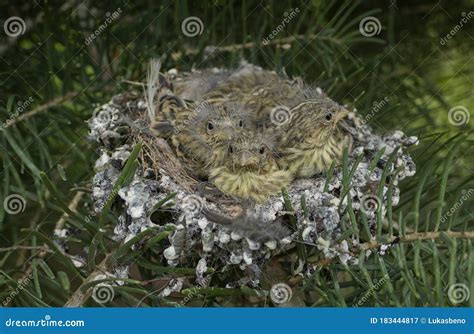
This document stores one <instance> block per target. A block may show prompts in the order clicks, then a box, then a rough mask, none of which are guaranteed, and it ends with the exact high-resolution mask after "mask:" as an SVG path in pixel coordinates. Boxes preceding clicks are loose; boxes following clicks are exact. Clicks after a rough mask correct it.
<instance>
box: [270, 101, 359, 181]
mask: <svg viewBox="0 0 474 334" xmlns="http://www.w3.org/2000/svg"><path fill="white" fill-rule="evenodd" d="M289 112H290V120H289V122H288V123H286V124H285V125H283V126H281V127H280V133H281V138H280V140H281V143H282V149H281V152H280V153H281V157H280V159H279V160H278V163H279V164H280V165H281V167H282V168H285V169H287V170H288V171H289V172H290V173H291V174H292V175H294V176H295V177H311V176H313V175H315V174H318V173H321V172H325V171H327V170H328V169H329V167H330V166H331V163H332V162H333V161H334V160H336V161H338V160H340V159H341V158H342V153H343V149H344V146H346V145H349V144H350V137H349V136H348V135H346V134H345V133H344V131H343V130H342V129H341V127H340V121H341V120H342V119H343V118H344V117H345V116H346V115H347V114H348V113H349V112H348V111H347V110H346V109H345V108H344V107H342V106H340V105H338V104H337V103H336V102H334V101H333V100H331V99H329V98H327V97H324V98H317V99H310V100H306V101H304V102H301V103H299V104H298V105H296V106H295V107H293V108H291V109H290V110H289Z"/></svg>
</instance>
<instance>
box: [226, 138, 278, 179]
mask: <svg viewBox="0 0 474 334" xmlns="http://www.w3.org/2000/svg"><path fill="white" fill-rule="evenodd" d="M274 154H275V145H274V143H273V140H272V136H271V134H270V133H264V132H243V133H242V134H241V135H239V136H238V137H237V138H234V139H233V140H231V141H230V142H229V144H228V149H227V157H226V161H225V164H226V166H227V167H228V168H230V169H231V170H234V171H253V172H260V171H262V170H265V169H266V168H268V167H269V166H270V165H271V163H272V162H274Z"/></svg>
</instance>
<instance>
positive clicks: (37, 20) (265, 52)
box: [0, 0, 474, 307]
mask: <svg viewBox="0 0 474 334" xmlns="http://www.w3.org/2000/svg"><path fill="white" fill-rule="evenodd" d="M158 3H159V4H158ZM296 8H298V10H297V11H296V12H297V15H296V16H295V17H294V18H292V19H291V20H289V21H290V22H289V23H285V26H284V28H283V29H282V30H281V31H280V30H278V31H277V33H276V34H273V33H272V32H273V31H274V30H276V29H277V27H278V26H279V25H281V24H282V21H283V19H284V18H285V17H290V16H289V14H288V13H291V12H292V10H294V9H296ZM469 8H472V2H471V1H469V0H465V1H458V2H456V3H453V2H448V1H441V2H435V1H421V2H420V1H416V2H406V3H405V2H404V3H397V2H393V1H383V2H380V1H365V2H358V1H339V2H336V1H324V0H321V1H318V0H314V1H306V2H300V1H287V2H281V1H270V2H256V1H220V0H216V1H209V2H191V1H176V2H175V1H159V2H157V3H156V4H155V3H154V2H150V1H110V2H107V4H105V3H104V4H102V3H101V2H94V3H92V2H85V3H81V2H74V1H73V2H67V3H64V2H63V1H45V2H43V1H37V2H34V1H32V2H31V3H30V4H26V3H25V4H23V5H21V6H20V5H17V4H14V3H13V2H11V3H7V2H6V1H0V12H1V13H2V14H1V18H0V20H1V23H2V26H3V23H4V21H5V20H7V18H9V17H12V16H18V17H21V18H22V19H23V20H24V22H25V24H26V30H25V31H24V33H23V34H22V35H20V36H18V37H16V38H14V37H9V36H7V34H6V33H5V31H0V81H1V89H0V120H1V122H2V124H3V125H4V126H3V128H2V129H1V138H0V157H1V162H0V164H1V172H0V174H1V179H2V181H3V182H2V186H1V187H0V199H2V202H3V201H4V200H6V198H7V197H8V196H10V195H13V194H16V195H18V196H21V198H22V199H23V200H24V202H23V203H22V204H23V205H22V207H21V210H20V211H21V212H18V213H11V209H8V207H6V206H5V205H0V268H1V270H0V301H2V305H3V306H7V305H8V306H63V305H69V306H82V305H84V306H100V305H103V306H143V307H146V306H176V307H179V306H185V305H187V306H191V305H194V306H195V305H199V306H228V305H229V303H231V304H230V305H247V306H248V305H253V303H255V304H257V305H260V306H263V305H271V302H270V299H269V298H268V295H269V294H268V288H266V287H265V288H263V287H262V289H261V290H259V289H252V288H250V287H248V286H245V285H243V286H241V287H235V288H233V289H225V288H224V286H223V285H221V284H220V283H221V281H222V276H220V274H219V273H215V272H214V271H213V268H212V261H211V263H210V264H209V263H208V265H209V269H208V274H210V275H211V276H210V277H211V283H210V286H201V285H198V284H196V280H195V277H194V276H195V268H194V267H192V266H191V267H177V268H171V267H167V266H166V265H165V264H164V263H163V262H162V261H161V260H160V255H159V254H162V252H163V249H164V248H165V244H166V240H167V237H168V235H169V234H170V233H171V232H172V231H173V228H174V227H173V226H174V225H172V224H169V223H170V222H171V214H170V212H171V211H172V209H173V196H174V195H171V196H169V197H168V198H166V200H164V201H162V202H160V203H159V204H157V206H156V208H155V212H154V213H153V215H158V216H159V217H160V219H161V221H162V225H160V226H158V227H157V228H152V229H149V230H146V231H144V232H142V233H139V234H138V235H137V236H136V237H134V238H133V239H131V240H127V241H126V242H118V241H116V240H114V239H113V230H114V227H115V225H116V224H117V217H118V215H119V214H120V211H121V210H122V208H121V207H120V203H119V201H117V200H116V195H117V191H118V189H120V187H122V186H124V185H125V184H126V183H127V182H130V177H131V175H133V173H134V171H135V169H136V168H139V167H138V159H139V158H140V145H137V146H136V147H135V149H134V151H133V152H132V155H131V156H130V157H129V159H128V161H127V163H126V165H125V167H124V168H123V172H122V174H121V175H120V178H119V180H118V181H117V183H116V184H115V186H114V191H113V193H112V194H113V196H111V197H110V198H109V200H108V201H107V202H106V204H105V206H104V207H103V208H102V211H101V213H100V214H97V215H96V214H95V213H94V211H93V209H92V203H91V199H90V192H91V184H92V182H91V179H92V177H93V176H94V174H95V171H94V162H95V160H96V159H97V158H98V153H97V152H96V150H95V144H93V143H90V142H89V141H88V140H87V133H88V126H87V123H86V122H85V121H86V120H87V119H88V118H89V117H91V116H92V115H93V113H94V110H95V109H96V107H97V106H99V105H101V104H103V103H105V102H107V101H108V100H109V99H110V98H111V97H112V96H113V95H114V94H117V93H120V92H124V91H128V90H138V91H141V87H140V86H139V85H140V83H143V82H144V80H145V73H146V65H147V61H148V60H149V59H150V58H152V57H161V60H162V62H163V68H165V69H169V68H177V69H178V70H179V71H186V70H190V69H191V68H192V67H209V66H226V67H233V66H236V65H237V64H238V62H239V61H240V60H241V59H246V60H248V61H249V62H251V63H255V64H259V65H261V66H263V67H265V68H270V69H275V70H277V71H286V73H288V74H289V75H294V76H303V77H304V79H305V80H307V81H309V82H314V83H315V85H317V86H319V87H321V88H323V89H324V90H325V91H326V92H327V93H328V94H329V96H331V97H332V98H334V99H335V100H336V101H339V102H341V103H344V104H347V105H348V106H350V107H355V108H357V110H358V111H359V113H360V114H361V115H362V117H363V118H364V117H365V118H364V119H365V120H366V121H367V122H368V123H369V124H370V125H371V126H372V127H374V128H375V129H376V131H378V132H380V133H384V132H387V131H390V130H395V129H400V130H402V131H404V132H405V133H406V134H408V135H410V136H412V135H413V136H418V137H419V139H420V144H419V145H418V146H417V147H414V148H412V149H411V151H410V154H411V155H412V156H413V158H414V160H415V162H416V165H417V173H416V175H415V176H414V177H412V178H409V179H407V180H404V181H402V184H401V198H400V201H399V203H394V202H393V198H392V197H393V193H392V189H393V188H392V186H393V184H392V185H391V183H390V182H393V181H391V180H386V181H385V182H387V184H388V185H389V193H388V194H386V195H385V196H386V197H387V199H388V206H387V210H388V212H387V219H382V217H381V214H379V217H378V225H377V229H376V231H370V227H369V225H368V223H367V219H365V218H364V217H363V219H362V221H357V220H356V218H355V215H354V210H353V209H352V203H350V201H349V203H348V210H347V215H346V216H345V217H344V221H343V224H344V225H343V231H345V232H344V235H343V236H342V237H341V238H342V239H350V238H352V239H355V240H360V241H361V242H362V243H363V245H364V246H365V247H366V248H364V249H361V251H360V253H359V254H356V255H357V256H358V258H359V263H358V264H357V265H350V266H349V265H343V264H341V263H340V262H338V261H337V260H335V261H327V260H324V259H322V258H321V255H320V254H319V252H318V250H317V249H316V248H315V247H314V246H311V245H304V244H302V243H301V244H299V245H298V247H297V249H295V254H294V255H295V256H294V257H291V258H292V259H294V263H292V264H291V265H290V266H288V268H295V267H297V263H298V259H302V260H304V261H306V262H307V263H313V264H314V267H315V271H314V274H313V275H312V276H311V277H310V278H309V279H304V280H301V279H298V276H295V277H293V276H292V272H290V271H289V272H287V273H286V274H287V275H288V281H289V282H291V285H292V289H293V295H294V296H305V298H304V300H306V301H308V300H311V303H308V302H306V304H307V305H308V306H348V307H351V306H474V281H473V280H472V278H473V277H474V248H473V239H474V229H473V226H474V223H473V222H474V217H473V210H474V207H473V201H474V190H473V188H474V173H473V172H474V162H473V157H474V154H473V147H474V145H473V143H474V136H473V128H472V124H473V123H472V122H473V121H472V119H471V120H470V121H465V122H463V123H462V124H458V125H456V124H454V123H455V122H453V119H452V117H451V116H452V115H451V116H450V112H449V111H450V110H452V108H453V107H456V108H458V109H459V107H462V108H463V109H462V110H467V115H468V116H473V117H472V118H474V114H473V112H474V104H473V100H472V91H473V81H474V75H473V74H474V63H473V62H472V59H471V58H470V57H472V49H473V38H472V35H471V34H470V32H468V30H467V26H464V27H462V28H461V29H459V31H457V32H455V33H454V34H453V36H452V38H450V39H448V40H447V42H446V43H444V44H443V43H440V39H441V38H443V37H445V36H446V35H447V34H451V33H452V30H453V28H454V27H455V26H456V25H459V23H460V21H461V19H462V18H463V16H462V13H463V12H464V13H472V12H469ZM285 13H286V14H285ZM189 16H196V17H199V18H200V20H201V21H202V23H203V25H202V30H201V31H199V32H200V34H197V35H196V36H194V37H189V36H187V35H186V34H184V33H183V30H182V27H181V23H182V22H183V20H184V19H186V18H187V17H189ZM368 16H373V17H376V18H377V19H378V20H379V21H380V23H381V31H380V32H379V33H378V34H376V35H374V36H373V37H367V36H364V35H363V34H361V31H360V29H359V24H360V22H361V20H363V19H364V18H366V17H368ZM466 17H467V16H466ZM471 23H472V22H470V23H469V24H471ZM270 34H272V36H273V35H274V36H273V37H272V38H271V39H270V41H269V43H267V45H263V44H262V40H263V39H264V38H268V36H269V35H270ZM211 51H214V52H211ZM381 101H388V102H386V103H381ZM379 153H380V154H377V155H375V156H374V157H373V161H372V163H371V165H370V166H369V170H371V169H373V168H375V166H376V165H377V163H378V161H379V159H380V157H381V156H382V154H383V151H381V152H379ZM393 157H395V155H393ZM344 161H345V162H344ZM344 161H343V163H342V166H343V168H344V180H343V191H344V194H347V192H349V190H350V187H351V175H352V173H353V171H354V170H355V167H354V166H352V169H350V168H349V167H348V166H347V158H345V159H344ZM333 168H334V166H332V168H331V170H332V169H333ZM382 179H383V180H384V179H385V178H382ZM329 182H330V176H328V179H327V182H326V184H329ZM378 190H379V193H380V192H381V191H383V184H381V185H380V186H379V188H378ZM286 199H287V198H286ZM285 204H286V205H287V208H288V210H291V207H292V204H295V203H289V202H288V199H287V200H286V203H285ZM303 207H304V206H303ZM292 219H293V218H292ZM63 228H67V229H68V231H70V233H69V234H68V235H62V234H55V231H60V230H62V229H63ZM371 235H375V239H371V237H370V236H371ZM382 243H383V244H389V245H391V246H390V247H389V248H388V249H387V250H383V251H382V250H381V249H379V246H380V244H382ZM63 249H66V250H67V252H64V251H63ZM136 250H139V251H136ZM369 251H370V252H375V253H377V254H375V255H372V256H370V257H368V259H367V258H366V257H365V254H366V252H369ZM123 263H128V264H130V270H129V278H123V277H111V276H110V275H109V276H107V275H103V274H104V273H106V272H112V269H114V268H117V267H120V265H121V264H123ZM225 275H228V276H232V275H235V272H233V271H232V270H229V271H228V272H226V273H225ZM177 277H180V278H185V281H184V283H185V288H184V289H183V290H182V293H181V294H172V295H170V296H165V295H163V294H160V292H161V291H162V290H163V288H164V287H165V286H166V284H168V282H170V281H171V280H173V279H176V278H177ZM104 282H106V283H108V284H109V285H108V286H111V287H113V294H114V298H111V299H110V300H107V302H106V303H103V304H101V303H99V302H98V301H97V300H96V299H95V298H91V295H92V290H94V289H98V288H100V287H101V284H102V285H103V283H104ZM460 284H461V285H463V286H464V287H466V288H467V289H468V290H470V298H469V299H467V298H463V299H462V300H461V301H460V302H457V301H456V300H453V298H450V296H452V290H453V287H454V288H456V287H457V286H459V285H460ZM229 300H231V301H232V302H229ZM234 301H235V303H234ZM232 303H233V304H232Z"/></svg>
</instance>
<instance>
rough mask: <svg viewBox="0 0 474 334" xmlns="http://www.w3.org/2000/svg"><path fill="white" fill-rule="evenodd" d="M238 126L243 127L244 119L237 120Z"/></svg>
mask: <svg viewBox="0 0 474 334" xmlns="http://www.w3.org/2000/svg"><path fill="white" fill-rule="evenodd" d="M239 127H240V128H243V127H244V121H242V120H240V121H239Z"/></svg>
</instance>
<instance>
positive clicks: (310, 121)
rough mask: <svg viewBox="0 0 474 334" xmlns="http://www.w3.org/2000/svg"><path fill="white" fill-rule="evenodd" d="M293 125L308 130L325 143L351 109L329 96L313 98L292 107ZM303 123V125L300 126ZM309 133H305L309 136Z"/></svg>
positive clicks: (312, 135) (316, 138)
mask: <svg viewBox="0 0 474 334" xmlns="http://www.w3.org/2000/svg"><path fill="white" fill-rule="evenodd" d="M290 112H291V115H292V120H291V126H295V127H297V128H300V129H298V131H308V133H309V134H310V135H311V137H314V138H313V139H314V140H317V141H318V142H321V143H323V142H324V141H326V140H327V139H328V138H329V137H330V136H331V135H332V134H333V133H334V132H335V131H336V130H337V126H338V124H339V122H340V121H341V120H342V119H344V118H345V117H346V116H347V115H348V113H349V111H348V110H347V109H346V108H344V107H342V106H341V105H339V104H337V103H336V102H334V101H333V100H331V99H329V98H326V97H324V98H318V99H311V100H306V101H304V102H301V103H300V104H298V105H296V106H295V107H293V108H292V109H291V111H290ZM299 125H302V126H299ZM308 133H305V134H304V135H305V136H306V137H307V135H308Z"/></svg>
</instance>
